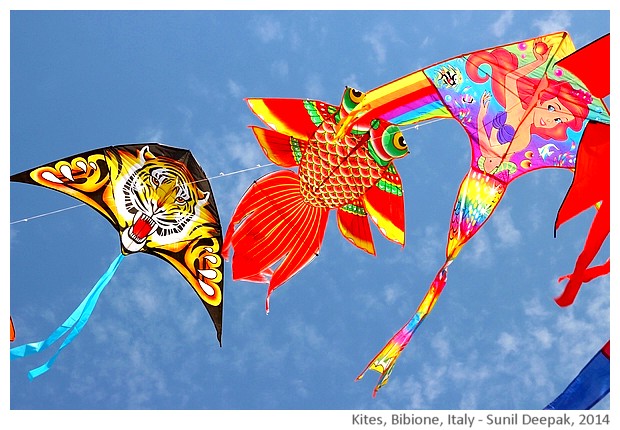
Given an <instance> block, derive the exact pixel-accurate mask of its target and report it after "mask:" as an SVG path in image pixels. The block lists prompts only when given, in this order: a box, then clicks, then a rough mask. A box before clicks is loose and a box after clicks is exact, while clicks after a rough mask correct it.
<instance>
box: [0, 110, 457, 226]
mask: <svg viewBox="0 0 620 430" xmlns="http://www.w3.org/2000/svg"><path fill="white" fill-rule="evenodd" d="M443 119H446V118H435V119H433V120H429V121H424V122H423V123H416V124H412V125H410V126H408V127H402V126H401V130H411V129H415V130H417V129H418V128H420V127H423V126H425V125H429V124H432V123H434V122H437V121H441V120H443ZM270 166H275V164H274V163H267V164H257V165H256V166H253V167H248V168H245V169H241V170H235V171H233V172H229V173H224V172H220V174H219V175H216V176H211V177H208V178H205V179H201V180H198V181H195V182H194V183H198V182H204V181H209V180H213V179H217V178H223V177H226V176H233V175H238V174H240V173H245V172H249V171H251V170H256V169H262V168H264V167H270ZM81 206H86V203H81V204H77V205H73V206H69V207H66V208H63V209H57V210H53V211H50V212H46V213H43V214H40V215H34V216H31V217H27V218H23V219H19V220H16V221H11V224H10V225H13V224H18V223H20V222H28V221H30V220H33V219H36V218H42V217H46V216H48V215H54V214H57V213H59V212H64V211H68V210H70V209H75V208H79V207H81Z"/></svg>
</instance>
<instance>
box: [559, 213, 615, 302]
mask: <svg viewBox="0 0 620 430" xmlns="http://www.w3.org/2000/svg"><path fill="white" fill-rule="evenodd" d="M609 224H610V212H609V204H608V203H603V204H602V205H601V207H600V208H599V210H598V212H597V213H596V215H595V216H594V220H593V221H592V225H591V226H590V231H589V232H588V237H587V238H586V243H585V245H584V247H583V251H582V252H581V254H579V257H577V261H576V263H575V268H574V270H573V273H572V274H571V275H568V276H566V277H562V278H560V279H559V281H561V280H563V279H566V278H568V279H569V281H568V283H567V284H566V286H565V287H564V291H563V292H562V294H561V295H560V296H559V297H556V299H555V302H556V303H557V304H558V305H559V306H562V307H564V306H569V305H571V304H572V303H573V302H574V301H575V297H577V293H578V292H579V289H580V288H581V285H582V284H583V283H584V282H588V281H590V280H592V279H593V277H594V276H595V275H596V276H600V275H602V274H605V273H604V272H605V270H607V273H609V262H608V263H606V265H607V266H606V267H605V264H604V265H602V267H601V266H595V267H592V268H588V266H589V265H590V263H591V262H592V260H594V257H596V254H597V253H598V251H599V249H600V248H601V246H602V245H603V242H604V241H605V239H606V238H607V236H608V235H609ZM596 267H599V269H597V268H596ZM597 273H598V275H597Z"/></svg>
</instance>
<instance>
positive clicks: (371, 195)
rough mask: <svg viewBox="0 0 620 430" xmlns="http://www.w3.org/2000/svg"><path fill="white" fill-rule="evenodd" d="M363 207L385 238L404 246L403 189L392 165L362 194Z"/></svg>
mask: <svg viewBox="0 0 620 430" xmlns="http://www.w3.org/2000/svg"><path fill="white" fill-rule="evenodd" d="M364 207H365V209H366V212H368V214H369V215H370V218H371V219H372V220H373V222H374V223H375V224H376V225H377V227H378V228H379V231H380V232H381V233H382V234H383V235H384V236H385V237H386V238H388V239H389V240H392V241H394V242H396V243H399V244H401V245H403V246H404V245H405V202H404V199H403V187H402V182H401V180H400V175H399V174H398V172H397V171H396V168H395V167H394V164H390V165H389V167H388V169H387V170H386V171H385V174H384V175H383V177H382V178H381V179H380V180H379V181H378V182H377V183H376V184H375V185H374V186H373V187H371V188H370V189H369V190H368V192H366V194H364Z"/></svg>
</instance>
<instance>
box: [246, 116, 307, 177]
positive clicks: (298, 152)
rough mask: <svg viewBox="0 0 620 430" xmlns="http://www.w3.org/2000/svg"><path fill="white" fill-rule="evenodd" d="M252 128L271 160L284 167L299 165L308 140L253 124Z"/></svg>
mask: <svg viewBox="0 0 620 430" xmlns="http://www.w3.org/2000/svg"><path fill="white" fill-rule="evenodd" d="M251 129H252V131H253V132H254V136H256V140H258V143H259V144H260V146H261V148H262V149H263V152H264V153H265V155H266V156H267V158H269V159H270V160H271V161H273V162H274V163H275V164H277V165H278V166H282V167H293V166H298V165H299V160H300V159H301V156H302V154H303V153H304V152H305V151H306V147H307V145H308V142H307V141H305V140H299V139H297V138H295V137H291V136H287V135H285V134H282V133H279V132H277V131H273V130H267V129H264V128H260V127H254V126H252V127H251Z"/></svg>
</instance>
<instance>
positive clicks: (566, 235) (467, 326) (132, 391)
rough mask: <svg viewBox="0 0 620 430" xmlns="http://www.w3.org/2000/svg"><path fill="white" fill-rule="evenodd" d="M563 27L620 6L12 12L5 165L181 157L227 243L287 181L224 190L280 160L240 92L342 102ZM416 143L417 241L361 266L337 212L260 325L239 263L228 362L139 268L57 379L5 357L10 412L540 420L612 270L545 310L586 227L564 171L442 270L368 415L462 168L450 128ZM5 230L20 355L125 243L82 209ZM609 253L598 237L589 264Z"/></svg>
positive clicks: (20, 213) (462, 150) (588, 340)
mask: <svg viewBox="0 0 620 430" xmlns="http://www.w3.org/2000/svg"><path fill="white" fill-rule="evenodd" d="M5 18H6V14H5ZM560 30H567V31H568V32H569V33H570V34H571V36H572V38H573V41H574V43H575V45H576V46H577V47H580V46H583V45H584V44H587V43H588V42H591V41H593V40H595V39H596V38H598V37H600V36H602V35H604V34H606V33H608V32H609V31H610V13H609V10H601V11H578V10H574V11H527V10H525V11H502V10H499V11H476V10H463V11H417V10H410V11H354V10H343V11H279V10H265V11H191V12H189V11H187V12H186V11H180V12H179V11H177V12H173V11H159V12H140V11H116V12H108V11H81V12H74V11H44V12H39V11H12V12H11V13H10V49H11V53H10V166H7V168H8V169H9V171H10V173H11V174H13V173H17V172H21V171H23V170H26V169H29V168H32V167H35V166H38V165H41V164H43V163H46V162H49V161H52V160H56V159H59V158H62V157H65V156H69V155H72V154H76V153H79V152H83V151H87V150H91V149H95V148H100V147H104V146H109V145H117V144H122V143H130V142H147V141H158V142H161V143H164V144H167V145H171V146H177V147H183V148H188V149H190V150H191V151H192V152H193V153H194V155H195V157H196V158H197V160H198V162H199V163H200V164H201V166H202V167H203V169H204V170H205V172H206V173H207V175H208V176H210V177H214V179H213V180H212V181H211V185H212V188H213V192H214V195H215V198H216V201H217V205H218V208H219V213H220V218H221V220H222V223H223V227H224V228H225V227H226V226H227V224H228V221H229V220H230V217H231V215H232V212H233V210H234V207H235V205H236V203H237V202H238V201H239V199H240V197H241V195H242V194H243V192H244V191H245V190H246V188H247V187H248V186H249V185H250V184H251V183H252V181H253V180H254V179H256V178H258V177H259V176H261V175H263V174H265V173H268V172H270V171H273V170H275V168H274V167H272V166H266V167H261V168H257V169H255V170H251V171H247V172H244V173H239V174H235V175H230V176H221V177H218V176H220V174H221V173H230V172H235V171H238V170H243V169H248V168H251V167H255V166H257V165H266V164H268V163H269V161H268V160H267V159H266V157H265V156H264V154H263V153H262V151H261V150H260V148H259V146H258V144H257V143H256V141H255V139H254V137H253V135H252V133H251V131H250V130H249V129H248V126H249V125H260V122H259V121H258V119H257V118H255V117H254V116H253V115H252V113H251V112H250V110H249V109H248V108H247V105H246V104H245V102H244V100H243V99H244V98H245V97H291V98H313V99H319V100H323V101H326V102H329V103H333V104H337V103H338V102H339V101H340V97H341V95H342V91H343V89H344V86H345V85H349V86H353V87H356V88H358V89H360V90H370V89H372V88H375V87H378V86H380V85H382V84H384V83H386V82H388V81H391V80H393V79H396V78H398V77H400V76H403V75H406V74H408V73H410V72H412V71H415V70H418V69H420V68H423V67H425V66H427V65H430V64H433V63H435V62H438V61H441V60H443V59H447V58H450V57H453V56H455V55H458V54H461V53H465V52H470V51H474V50H478V49H483V48H487V47H492V46H495V45H499V44H505V43H508V42H513V41H518V40H522V39H527V38H532V37H535V36H538V35H542V34H546V33H550V32H554V31H560ZM5 33H6V31H5ZM5 104H6V103H5ZM5 134H6V133H5ZM405 137H406V139H407V142H408V144H409V147H410V148H411V154H410V155H409V156H407V157H405V158H403V159H401V160H397V162H396V165H397V168H398V170H399V172H400V173H401V176H402V179H403V184H404V192H405V205H406V214H407V221H406V222H407V231H406V246H405V247H404V248H401V247H400V246H398V245H396V244H394V243H391V242H388V241H387V240H386V239H384V238H383V237H382V236H381V235H380V234H378V231H377V230H376V229H374V231H373V233H374V237H375V245H376V247H377V257H372V256H369V255H367V254H365V253H363V252H361V251H360V250H358V249H356V248H354V247H353V246H351V245H350V244H349V243H348V242H347V241H346V240H345V239H344V238H342V236H341V235H340V233H339V232H338V229H337V227H336V224H335V217H333V214H332V216H331V217H330V222H329V223H328V227H327V232H326V235H325V239H324V243H323V248H322V249H321V254H320V255H319V257H318V258H316V259H315V260H314V261H313V262H312V263H311V264H310V265H309V266H307V267H306V268H305V269H303V270H302V271H301V272H299V273H298V274H297V275H296V276H295V277H293V278H292V279H291V280H290V281H289V282H288V283H286V284H285V285H284V286H282V287H281V288H280V289H278V290H277V291H276V292H275V293H274V294H273V295H272V298H271V312H270V314H269V315H265V312H264V299H265V293H266V286H265V285H263V284H254V283H246V282H236V281H232V279H231V278H230V269H229V266H227V273H226V276H227V277H226V281H225V293H224V300H225V307H224V329H223V346H222V347H221V348H220V347H219V346H218V344H217V341H216V338H215V334H214V333H215V332H214V330H213V326H212V324H211V321H210V319H209V316H208V314H207V313H206V312H205V311H204V308H203V306H202V305H201V303H200V302H199V301H198V300H197V299H196V297H195V294H194V292H193V291H192V290H191V288H190V287H189V285H187V284H186V283H185V281H184V280H183V278H182V277H181V276H180V275H179V274H178V273H177V272H176V271H175V270H174V269H173V268H172V267H171V266H168V265H166V264H165V263H163V262H162V261H161V260H159V259H156V258H153V257H151V256H148V255H142V254H140V255H131V256H130V257H128V258H126V259H125V261H124V262H123V263H122V264H121V266H120V268H119V270H118V272H117V273H116V275H115V276H114V278H113V279H112V281H111V282H110V285H109V286H108V287H107V289H106V291H105V292H104V293H103V295H102V297H101V299H100V300H99V304H98V305H97V308H96V309H95V312H94V313H93V316H92V318H91V320H90V322H89V323H88V325H87V326H86V328H85V329H84V331H83V332H82V334H80V336H79V337H78V338H77V339H76V341H75V342H74V343H73V344H72V345H71V346H70V347H69V348H67V349H66V350H65V351H64V352H63V353H62V354H61V355H60V357H59V359H58V360H57V362H56V364H55V366H54V368H52V370H51V371H50V372H48V373H47V374H45V375H43V376H41V377H40V378H38V379H37V380H35V381H33V382H30V381H29V380H28V378H27V377H26V374H27V372H28V370H30V369H31V368H33V367H36V366H38V365H39V364H41V363H42V361H43V360H46V359H47V358H48V357H49V356H50V354H47V355H44V356H43V357H36V356H35V357H32V358H26V359H22V360H17V361H13V362H11V363H10V408H11V409H72V410H73V409H212V410H222V409H226V410H230V409H234V410H237V409H244V410H264V409H270V410H289V409H312V410H315V409H320V410H374V409H398V410H412V409H441V410H444V409H466V410H475V409H507V410H510V409H531V410H538V409H542V408H543V407H544V406H545V405H546V404H547V403H548V402H550V401H551V400H553V398H554V397H555V396H556V395H557V394H559V393H560V392H561V391H562V390H563V389H564V387H565V386H566V385H567V384H568V382H570V380H571V379H572V378H573V377H574V376H575V375H576V374H577V372H578V371H579V370H580V369H581V368H582V367H583V366H584V365H585V364H586V362H587V361H588V360H589V359H590V357H591V356H592V355H593V354H594V353H595V352H596V351H597V350H598V349H599V348H600V347H601V346H602V345H603V344H604V343H605V342H606V341H607V340H608V339H609V331H610V319H609V304H610V297H609V292H610V288H609V277H608V276H606V277H603V278H599V279H597V280H595V281H593V282H591V283H589V284H587V285H585V286H584V287H583V288H582V291H581V293H580V294H579V296H578V299H577V300H576V302H575V304H574V305H573V306H571V307H569V308H565V309H560V308H559V307H558V306H557V305H556V304H555V303H554V301H553V298H554V297H555V296H556V295H558V294H559V293H560V291H561V288H562V286H561V285H560V284H558V283H557V278H558V277H559V276H561V275H563V274H566V273H569V272H570V271H571V269H572V267H573V264H574V261H575V258H576V257H577V255H578V254H579V252H580V250H581V247H582V245H583V241H584V239H585V236H586V233H587V229H588V227H589V225H590V221H591V219H592V213H591V212H588V213H585V214H583V215H581V216H580V217H578V218H577V219H575V220H572V221H571V222H569V223H567V224H566V225H565V226H563V227H562V228H561V229H560V230H559V231H558V235H557V237H556V238H554V237H553V223H554V220H555V215H556V212H557V210H558V208H559V206H560V204H561V202H562V199H563V197H564V195H565V193H566V190H567V189H568V186H569V185H570V181H571V175H570V174H569V173H568V172H567V171H559V170H552V169H547V170H544V171H538V172H535V173H532V174H529V175H525V176H523V177H522V178H520V179H518V180H516V181H515V182H513V183H512V184H511V185H510V187H509V188H508V192H507V195H506V196H505V198H504V199H503V201H502V203H501V204H500V206H499V207H498V209H497V211H496V213H495V214H494V216H493V217H492V218H491V220H490V221H489V222H488V223H487V224H486V225H485V226H484V227H483V229H482V230H481V232H480V233H479V234H478V235H477V236H476V237H475V238H474V239H472V240H471V241H470V242H469V243H468V244H467V245H466V246H465V248H464V249H463V251H462V252H461V254H460V256H459V257H458V258H457V260H456V261H455V262H454V264H452V266H451V268H450V274H449V281H448V285H447V286H446V289H445V291H444V293H443V295H442V297H441V298H440V299H439V301H438V303H437V305H436V307H435V309H434V310H433V312H432V313H431V315H430V316H429V317H428V318H427V319H426V321H425V322H424V323H423V324H422V326H421V328H420V329H419V330H418V331H417V332H416V334H415V336H414V340H413V341H412V343H411V344H410V345H409V347H408V348H407V349H406V350H405V352H404V353H403V355H402V357H401V358H400V359H399V362H398V363H397V365H396V367H395V370H394V372H393V373H392V376H391V379H390V382H389V383H388V385H387V386H385V387H384V388H383V389H381V390H380V391H379V393H378V395H377V398H375V399H373V398H372V397H371V393H372V389H373V387H374V384H375V382H376V380H377V378H378V376H379V375H378V374H376V373H374V372H368V373H367V374H366V376H365V377H364V379H363V380H361V381H359V382H355V381H354V379H355V377H356V376H357V375H358V374H359V372H360V371H362V370H363V368H364V366H365V365H366V364H367V362H368V361H369V360H370V359H371V358H372V357H373V356H374V355H375V354H376V353H377V352H378V351H379V350H380V349H381V347H382V346H383V345H384V343H385V342H386V341H387V340H388V339H389V338H390V337H391V336H392V334H393V333H394V332H395V331H396V330H398V329H399V328H400V327H401V326H402V325H403V324H404V323H405V322H406V321H407V320H408V318H409V317H410V315H411V314H412V313H413V312H414V311H415V309H416V307H417V305H418V303H419V302H420V300H421V299H422V297H423V296H424V294H425V292H426V290H427V288H428V286H429V285H430V282H431V281H432V279H433V277H434V275H435V273H436V271H437V269H438V268H439V267H440V266H441V264H442V263H443V258H444V250H445V241H446V237H447V231H448V222H449V219H450V214H451V209H452V205H453V203H454V198H455V196H456V192H457V190H458V186H459V184H460V181H461V179H462V178H463V176H464V175H465V174H466V172H467V169H468V165H469V156H470V152H469V143H468V139H467V137H466V135H465V133H464V131H463V130H462V129H461V127H460V126H459V125H458V124H457V123H456V121H448V120H445V121H439V122H436V123H432V124H428V125H425V126H423V127H420V128H418V129H417V130H413V129H412V130H407V131H405ZM7 182H8V181H7ZM9 191H10V203H11V206H10V221H11V222H15V221H18V220H22V219H24V218H30V217H33V216H35V215H39V214H44V213H48V212H51V211H56V210H59V209H64V208H68V207H70V206H73V205H75V204H76V203H78V202H77V201H75V200H73V199H71V198H70V197H67V196H64V195H61V194H59V193H56V192H53V191H50V190H45V189H42V188H40V187H34V186H29V185H25V184H14V183H13V184H10V188H9ZM9 234H10V236H9V238H8V239H7V240H9V241H10V309H9V308H8V307H7V306H5V307H4V309H5V310H7V311H8V310H10V314H11V315H12V316H13V319H14V322H15V325H16V329H17V335H18V338H17V341H16V342H15V345H16V344H21V343H26V342H33V341H37V340H40V339H43V338H44V337H46V336H47V335H48V334H49V333H50V332H51V331H52V330H53V329H54V328H55V327H56V326H57V325H58V324H60V323H61V322H62V321H64V319H65V318H66V317H67V316H68V315H69V314H70V313H71V312H72V310H73V309H74V308H75V307H76V306H77V305H78V304H79V302H80V301H81V300H82V298H83V297H84V296H85V295H86V294H87V293H88V291H89V290H90V288H91V287H92V285H94V283H95V282H96V281H97V280H98V279H99V277H100V276H101V274H102V273H103V272H104V271H105V270H106V268H107V267H108V265H109V264H110V263H111V262H112V260H113V259H114V258H115V257H116V256H117V255H118V253H119V249H120V248H119V239H118V236H117V233H116V232H115V231H114V230H113V229H112V228H111V226H110V225H109V223H108V222H107V221H106V220H105V219H103V217H101V216H100V215H98V214H97V213H96V212H95V211H93V210H91V209H90V208H88V207H79V208H75V209H71V210H67V211H63V212H60V213H56V214H53V215H49V216H45V217H41V218H37V219H32V220H31V221H28V222H17V223H14V224H11V226H10V233H9ZM608 256H609V244H606V246H605V249H604V250H603V252H602V253H601V255H599V256H598V257H597V260H596V261H597V262H601V263H602V262H603V261H605V259H606V258H608ZM15 345H12V346H15ZM7 366H9V364H8V362H7ZM7 400H9V399H7ZM609 405H610V404H609V398H606V399H605V400H603V401H602V402H601V403H600V404H599V405H598V407H599V408H603V409H608V408H609Z"/></svg>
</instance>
